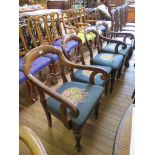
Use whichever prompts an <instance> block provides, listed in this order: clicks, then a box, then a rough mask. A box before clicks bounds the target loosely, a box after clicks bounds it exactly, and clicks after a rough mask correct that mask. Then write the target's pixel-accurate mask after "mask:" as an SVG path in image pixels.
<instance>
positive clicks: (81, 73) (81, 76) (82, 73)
mask: <svg viewBox="0 0 155 155" xmlns="http://www.w3.org/2000/svg"><path fill="white" fill-rule="evenodd" d="M91 66H93V65H91ZM94 67H100V68H102V69H104V70H105V71H106V72H107V73H111V71H112V69H111V67H106V66H99V65H96V66H94ZM90 73H91V71H87V70H77V71H76V72H75V73H74V78H75V80H76V81H79V82H84V83H89V77H90ZM100 76H101V75H100V74H97V75H96V76H95V79H94V82H95V84H96V85H99V86H103V85H104V83H105V81H104V80H102V79H101V78H100Z"/></svg>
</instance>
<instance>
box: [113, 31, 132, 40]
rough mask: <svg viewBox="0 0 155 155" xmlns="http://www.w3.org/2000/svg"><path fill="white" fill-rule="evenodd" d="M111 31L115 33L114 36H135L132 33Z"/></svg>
mask: <svg viewBox="0 0 155 155" xmlns="http://www.w3.org/2000/svg"><path fill="white" fill-rule="evenodd" d="M111 33H112V34H114V35H116V37H117V36H124V37H125V38H127V37H129V38H130V39H134V38H135V36H134V35H133V34H132V33H124V32H114V31H111Z"/></svg>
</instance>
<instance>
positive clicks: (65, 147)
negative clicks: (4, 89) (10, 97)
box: [19, 55, 135, 155]
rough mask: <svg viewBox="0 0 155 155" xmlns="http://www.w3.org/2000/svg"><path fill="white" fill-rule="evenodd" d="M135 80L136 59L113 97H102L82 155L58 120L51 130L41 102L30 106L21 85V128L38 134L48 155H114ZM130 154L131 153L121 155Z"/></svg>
mask: <svg viewBox="0 0 155 155" xmlns="http://www.w3.org/2000/svg"><path fill="white" fill-rule="evenodd" d="M134 77H135V72H134V55H133V56H132V59H131V60H130V67H129V68H128V69H127V70H126V71H125V72H124V70H123V72H122V76H121V78H120V79H119V80H117V81H116V84H115V86H114V90H113V93H112V94H108V95H107V96H104V95H103V97H102V101H101V107H100V115H99V118H98V119H97V120H96V119H95V117H94V115H92V116H91V117H90V119H89V120H88V121H87V123H86V125H85V126H84V128H83V136H82V139H81V144H82V150H81V152H80V153H77V152H76V150H75V148H74V145H75V141H74V137H73V134H72V131H71V130H68V129H66V128H65V127H64V126H63V124H62V123H61V122H60V121H59V120H58V119H56V118H54V117H52V119H53V127H52V128H49V127H48V124H47V120H46V116H45V114H44V111H43V109H42V107H41V104H40V103H39V101H37V102H36V103H34V104H30V102H29V100H28V99H27V94H26V90H27V89H26V88H27V87H26V85H25V84H23V85H21V86H20V90H19V91H20V109H19V111H20V112H19V115H20V118H19V121H20V125H26V126H28V127H30V128H31V129H32V130H33V131H35V132H36V133H37V135H38V136H39V138H40V139H41V141H42V143H43V145H44V146H45V149H46V151H47V153H48V155H112V152H113V145H114V139H115V136H116V132H117V129H118V126H119V124H120V121H121V119H122V117H123V115H124V114H125V112H126V111H127V109H128V107H129V106H130V105H131V104H132V99H131V95H132V92H133V90H134V82H135V81H134ZM56 87H57V86H56ZM56 87H55V88H56ZM124 146H125V145H124ZM122 147H123V146H122ZM29 154H30V152H29V150H28V149H27V147H26V146H25V144H23V143H22V142H20V155H29ZM128 154H129V151H124V152H123V153H121V155H128Z"/></svg>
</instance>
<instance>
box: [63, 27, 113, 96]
mask: <svg viewBox="0 0 155 155" xmlns="http://www.w3.org/2000/svg"><path fill="white" fill-rule="evenodd" d="M86 30H87V34H88V35H89V33H94V31H93V30H92V31H91V29H88V28H86ZM88 31H89V32H88ZM94 35H96V34H95V33H94ZM86 37H87V36H86ZM72 39H74V40H76V41H77V42H79V43H81V44H82V41H81V39H80V38H79V37H78V36H77V35H75V34H72V35H69V36H67V37H65V38H64V39H63V42H62V51H63V53H64V55H65V56H66V58H67V59H68V60H70V61H71V62H79V63H81V64H82V65H86V63H85V60H84V56H83V48H82V46H80V48H79V49H78V51H77V52H74V53H73V54H72V57H73V58H70V57H68V56H67V54H66V51H65V48H64V45H65V44H66V43H67V42H69V41H70V40H72ZM87 40H88V39H87ZM90 55H91V58H92V53H90ZM86 66H93V67H96V68H101V69H102V70H103V72H105V75H107V76H109V79H107V80H102V79H101V78H100V74H97V75H96V76H95V78H94V80H95V81H94V84H96V85H99V86H103V87H104V88H105V95H106V94H107V93H108V90H109V81H110V73H111V71H112V69H111V67H106V66H99V65H86ZM70 72H71V79H72V80H73V81H78V82H83V83H89V78H90V75H91V72H92V71H88V70H81V69H76V70H75V69H72V70H70Z"/></svg>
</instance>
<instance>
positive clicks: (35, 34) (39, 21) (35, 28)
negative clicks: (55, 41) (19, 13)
mask: <svg viewBox="0 0 155 155" xmlns="http://www.w3.org/2000/svg"><path fill="white" fill-rule="evenodd" d="M27 26H28V31H29V34H30V36H31V39H32V43H33V46H34V47H37V46H39V45H44V44H48V41H49V40H47V37H46V33H47V32H46V30H45V25H44V18H43V16H30V17H29V18H28V21H27Z"/></svg>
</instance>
